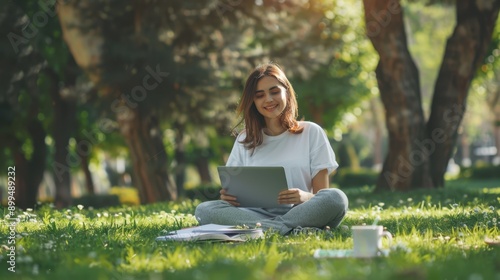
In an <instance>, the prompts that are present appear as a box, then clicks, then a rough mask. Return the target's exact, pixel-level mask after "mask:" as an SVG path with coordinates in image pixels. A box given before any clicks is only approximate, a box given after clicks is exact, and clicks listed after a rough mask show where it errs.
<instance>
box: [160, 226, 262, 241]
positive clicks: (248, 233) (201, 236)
mask: <svg viewBox="0 0 500 280" xmlns="http://www.w3.org/2000/svg"><path fill="white" fill-rule="evenodd" d="M263 236H264V234H263V232H262V229H247V228H237V227H235V226H228V225H217V224H208V225H203V226H197V227H190V228H184V229H180V230H174V231H171V232H169V233H168V234H167V235H163V236H158V237H157V238H156V241H204V240H211V241H236V242H243V241H247V240H249V239H256V238H261V237H263Z"/></svg>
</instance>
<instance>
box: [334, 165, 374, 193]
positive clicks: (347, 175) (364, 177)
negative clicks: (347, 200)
mask: <svg viewBox="0 0 500 280" xmlns="http://www.w3.org/2000/svg"><path fill="white" fill-rule="evenodd" d="M378 175H379V173H378V172H377V171H374V170H371V169H365V168H361V169H357V170H352V169H350V168H341V169H339V170H338V172H337V174H336V175H335V177H334V178H333V180H332V182H334V183H335V184H337V185H339V187H340V188H344V187H361V186H365V185H368V186H371V185H375V183H376V182H377V178H378Z"/></svg>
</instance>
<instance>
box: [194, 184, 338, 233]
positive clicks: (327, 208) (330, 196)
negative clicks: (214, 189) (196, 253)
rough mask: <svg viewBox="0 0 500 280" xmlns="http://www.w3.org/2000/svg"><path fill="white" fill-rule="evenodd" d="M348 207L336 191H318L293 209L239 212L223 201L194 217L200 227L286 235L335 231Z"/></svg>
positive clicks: (200, 207) (204, 207) (203, 206)
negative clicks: (310, 230) (312, 229)
mask: <svg viewBox="0 0 500 280" xmlns="http://www.w3.org/2000/svg"><path fill="white" fill-rule="evenodd" d="M347 207H348V200H347V196H346V195H345V194H344V192H343V191H341V190H339V189H333V188H332V189H323V190H320V191H319V192H318V193H317V194H316V195H315V196H313V197H312V198H311V199H310V200H309V201H307V202H304V203H302V204H299V205H297V206H295V207H293V208H272V209H263V208H241V207H234V206H232V205H231V204H229V203H228V202H226V201H223V200H214V201H206V202H203V203H200V204H199V205H198V206H197V207H196V211H195V216H196V219H197V220H198V222H199V223H200V224H201V225H206V224H221V225H243V224H246V225H250V226H254V225H255V224H256V223H260V224H261V225H262V229H263V230H268V229H274V230H277V231H278V232H279V233H280V234H282V235H285V234H287V233H289V232H290V231H291V230H292V229H294V228H296V227H299V226H300V227H317V228H323V227H325V226H329V227H331V228H335V227H337V226H338V225H339V224H340V223H341V222H342V219H343V218H344V216H345V214H346V212H347Z"/></svg>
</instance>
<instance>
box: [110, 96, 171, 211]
mask: <svg viewBox="0 0 500 280" xmlns="http://www.w3.org/2000/svg"><path fill="white" fill-rule="evenodd" d="M120 108H122V110H119V111H118V112H117V119H118V123H119V125H120V131H121V133H122V135H123V137H124V138H125V141H126V142H127V145H128V146H129V151H130V156H131V159H132V164H133V170H134V177H135V179H134V182H136V184H137V188H138V190H139V194H140V196H141V201H142V202H143V203H153V202H159V201H167V200H175V199H177V189H176V186H175V184H174V183H173V182H172V180H171V179H170V176H169V174H168V171H167V154H166V152H165V148H164V146H163V139H162V132H161V128H160V126H159V123H158V119H157V118H156V116H155V114H154V113H153V112H148V113H144V112H141V111H140V107H137V108H134V109H132V108H129V107H127V106H126V105H125V101H124V100H121V107H120Z"/></svg>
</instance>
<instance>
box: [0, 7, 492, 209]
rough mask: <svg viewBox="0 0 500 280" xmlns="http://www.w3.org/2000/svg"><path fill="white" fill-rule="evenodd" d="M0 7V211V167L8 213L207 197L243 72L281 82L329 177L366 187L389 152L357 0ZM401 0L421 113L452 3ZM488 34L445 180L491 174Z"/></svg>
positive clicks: (225, 149)
mask: <svg viewBox="0 0 500 280" xmlns="http://www.w3.org/2000/svg"><path fill="white" fill-rule="evenodd" d="M397 2H398V3H399V1H397ZM0 5H1V7H0V34H1V39H0V166H1V168H0V170H4V171H5V172H1V173H0V178H1V180H0V187H1V191H2V192H1V193H2V196H1V197H2V200H3V202H4V203H5V202H6V199H7V195H8V194H7V171H6V170H7V168H8V167H9V166H15V169H16V174H15V175H16V194H15V196H16V203H17V205H18V207H23V208H25V207H33V206H34V205H36V203H37V202H42V203H44V202H47V203H54V204H55V205H56V206H57V207H66V206H69V205H72V204H79V203H82V204H83V203H85V204H89V205H90V204H92V205H96V207H98V206H99V205H100V204H99V203H102V204H113V203H115V202H116V203H129V204H139V203H153V202H157V201H165V200H175V199H180V198H183V197H189V198H200V199H202V198H207V197H208V198H210V197H213V198H215V197H216V196H217V191H216V188H217V186H218V184H219V181H218V180H219V179H218V175H217V173H216V169H215V167H216V166H217V165H223V164H224V163H225V160H226V158H227V156H228V154H229V152H230V151H231V148H232V145H233V142H234V136H233V135H232V129H233V128H234V126H235V124H236V123H237V116H236V113H235V109H236V106H237V104H238V101H239V98H240V96H241V93H242V89H243V84H244V81H245V78H246V76H247V75H248V74H249V72H250V71H251V70H252V69H253V68H254V67H255V66H256V65H258V64H260V63H265V62H269V61H274V62H276V63H278V64H280V65H282V66H283V68H284V70H285V72H286V74H287V75H288V77H289V78H290V80H291V82H292V85H293V86H294V88H295V90H296V92H297V94H298V101H299V116H300V118H303V119H305V120H309V121H313V122H316V123H318V124H320V125H321V126H322V127H323V128H324V129H325V130H326V132H327V135H328V137H329V138H330V141H331V145H332V147H333V148H334V151H335V152H336V155H337V160H338V162H339V164H340V168H339V170H338V171H337V174H335V175H332V176H333V177H332V179H331V182H332V183H333V184H335V185H336V186H338V187H341V188H342V187H349V186H350V185H365V184H366V185H370V186H372V185H375V184H376V181H377V177H378V176H379V175H380V172H381V170H382V166H383V164H384V159H385V157H386V154H387V151H388V149H389V148H390V147H389V141H388V136H387V129H386V122H385V115H384V113H385V111H386V109H385V108H384V105H383V104H382V102H381V101H380V90H379V87H378V84H377V77H376V74H375V68H376V67H377V63H378V60H379V55H378V53H377V51H376V50H375V49H374V47H373V45H372V43H371V42H370V38H368V36H367V35H366V34H367V31H366V28H365V25H366V24H365V15H364V5H363V1H361V0H315V1H312V0H310V1H307V0H301V1H272V0H269V1H264V0H256V1H243V0H232V1H229V0H227V1H223V0H220V1H219V0H207V1H196V0H182V1H181V0H178V1H177V0H171V1H160V0H143V1H139V0H136V1H118V0H80V1H76V0H67V1H57V2H56V1H54V0H39V1H38V0H37V1H34V0H24V1H3V2H2V4H0ZM401 5H402V9H403V13H402V14H403V15H404V17H403V19H404V21H403V22H402V23H401V24H402V26H403V25H404V26H403V27H404V30H406V33H405V34H406V40H407V42H408V49H409V51H410V54H411V55H412V57H413V59H414V62H415V64H416V66H417V68H418V71H419V74H420V93H421V108H422V110H423V114H424V115H425V117H429V115H430V107H431V101H432V96H433V92H434V91H435V89H434V87H435V81H436V78H437V76H438V72H439V69H440V66H441V61H442V59H443V55H444V52H445V45H446V42H447V39H448V37H449V36H450V35H451V34H452V32H453V30H454V28H455V26H456V24H457V22H456V20H457V19H456V12H455V11H456V5H455V2H454V1H424V0H422V1H401ZM379 23H380V26H379V27H380V28H384V27H385V21H384V20H381V21H380V22H379ZM495 25H496V27H497V28H496V29H495V31H494V33H493V38H492V40H491V42H489V45H488V48H487V51H486V52H487V54H486V56H485V58H484V59H481V61H480V63H479V65H478V71H477V73H476V74H475V75H474V79H473V80H472V81H471V85H470V88H469V94H468V99H467V111H466V112H465V114H464V115H463V119H462V121H461V123H460V126H459V128H458V129H457V131H458V135H457V141H456V144H455V145H454V148H453V153H452V156H451V158H450V159H449V164H448V167H447V170H446V172H447V173H446V176H447V177H446V178H453V177H457V176H472V175H473V174H481V175H479V176H498V174H500V172H498V168H496V169H495V166H498V165H499V164H500V156H499V150H500V101H499V99H500V71H499V70H498V66H497V65H498V61H499V58H498V57H499V55H500V50H499V42H500V36H499V29H498V26H499V24H498V20H497V21H495ZM372 31H373V29H372ZM392 71H399V70H398V69H397V68H394V69H393V70H392ZM446 160H448V159H446ZM473 168H479V169H480V170H483V171H482V172H483V173H480V172H481V171H476V169H473ZM481 168H483V169H481ZM488 168H489V169H488ZM471 170H472V171H471ZM484 170H486V171H484ZM466 171H467V172H468V173H467V172H466ZM474 172H476V173H474ZM477 172H479V173H477ZM471 174H472V175H471ZM99 201H100V202H99ZM117 201H118V202H117Z"/></svg>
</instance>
